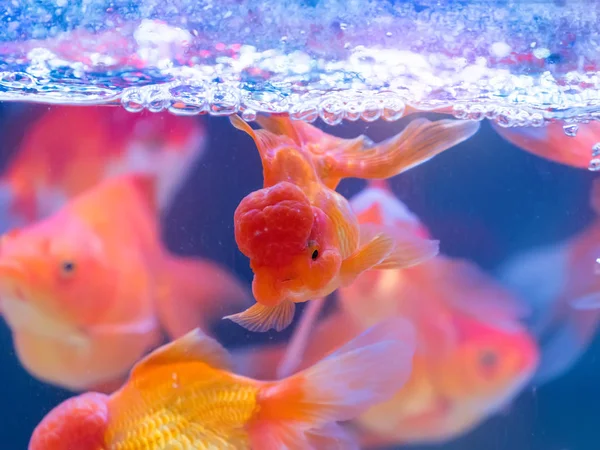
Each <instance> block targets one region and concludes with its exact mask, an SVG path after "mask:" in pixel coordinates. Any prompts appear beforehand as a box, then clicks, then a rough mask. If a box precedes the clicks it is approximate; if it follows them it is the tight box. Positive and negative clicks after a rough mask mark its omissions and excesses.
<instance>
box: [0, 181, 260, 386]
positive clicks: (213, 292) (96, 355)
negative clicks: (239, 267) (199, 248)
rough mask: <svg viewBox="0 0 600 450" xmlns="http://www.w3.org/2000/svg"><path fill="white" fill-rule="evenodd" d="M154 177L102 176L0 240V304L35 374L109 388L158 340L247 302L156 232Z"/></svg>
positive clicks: (227, 279) (241, 290)
mask: <svg viewBox="0 0 600 450" xmlns="http://www.w3.org/2000/svg"><path fill="white" fill-rule="evenodd" d="M156 184H157V180H156V178H155V177H154V176H152V175H140V174H130V175H122V176H119V177H113V178H109V179H106V180H104V181H102V182H100V184H98V185H96V186H94V187H91V188H90V189H88V190H86V191H84V192H83V193H80V194H78V195H76V196H75V197H74V198H73V199H72V200H70V201H69V202H68V203H67V204H66V205H64V206H63V207H62V208H60V209H59V210H57V211H56V212H54V213H53V214H52V215H50V216H49V217H47V218H45V219H42V220H40V221H39V222H36V223H34V224H32V225H29V226H27V227H24V228H22V229H15V230H12V231H10V232H8V233H7V234H5V235H4V236H3V237H2V240H1V242H0V313H1V315H2V317H3V318H4V319H5V320H6V323H7V324H8V325H9V327H10V328H11V330H12V336H13V340H14V345H15V349H16V351H17V354H18V356H19V359H20V361H21V363H22V364H23V365H24V367H25V368H26V369H27V370H28V371H29V372H30V373H31V374H33V375H34V376H36V377H38V378H39V379H41V380H44V381H46V382H49V383H52V384H54V385H57V386H60V387H63V388H67V389H70V390H74V391H82V390H86V389H96V390H102V391H107V392H110V391H112V390H113V389H115V387H118V386H119V384H120V383H121V382H122V381H123V377H125V375H126V374H127V372H128V370H129V369H130V368H131V366H132V365H133V364H134V363H135V362H136V361H137V360H138V359H139V358H140V357H141V356H143V355H144V354H145V353H146V352H147V351H148V350H150V349H152V348H153V347H156V346H157V345H159V344H160V343H161V342H162V338H163V336H162V332H163V331H166V332H167V334H168V336H169V337H170V338H176V337H179V336H181V335H183V334H184V333H186V332H188V331H190V330H191V329H193V328H195V327H197V326H199V325H200V326H202V328H203V329H205V330H207V331H209V330H210V327H211V322H212V323H213V324H214V322H215V321H217V320H220V319H221V317H222V316H223V315H224V314H225V313H227V312H232V311H233V310H235V309H237V308H240V307H243V306H244V305H247V304H249V301H250V295H249V292H247V289H246V288H245V287H244V286H243V284H242V283H241V282H239V281H238V280H237V279H236V278H235V277H234V276H233V275H231V274H230V273H229V272H228V271H226V270H225V269H223V268H221V267H220V266H219V265H217V264H215V263H213V262H210V261H208V260H203V259H197V258H182V257H176V256H174V255H171V254H170V253H169V252H167V251H166V249H165V248H164V246H163V244H162V243H161V241H160V235H159V225H158V223H157V214H158V208H157V199H156V194H155V192H156V188H155V185H156Z"/></svg>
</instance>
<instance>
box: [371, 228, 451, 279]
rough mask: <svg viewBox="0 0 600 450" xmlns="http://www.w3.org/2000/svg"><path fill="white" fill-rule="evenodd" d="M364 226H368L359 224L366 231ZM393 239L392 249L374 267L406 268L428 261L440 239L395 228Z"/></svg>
mask: <svg viewBox="0 0 600 450" xmlns="http://www.w3.org/2000/svg"><path fill="white" fill-rule="evenodd" d="M366 228H369V226H368V225H361V230H364V231H365V232H366ZM373 228H374V229H376V226H374V227H373ZM372 232H373V231H371V233H372ZM393 239H394V248H393V250H392V251H391V253H390V254H389V255H388V256H386V258H385V259H384V260H383V261H381V262H380V263H379V264H377V265H376V266H375V267H374V268H375V269H406V268H408V267H413V266H416V265H418V264H421V263H423V262H425V261H428V260H430V259H431V258H433V257H435V256H437V255H438V254H439V252H440V241H437V240H432V239H426V238H422V237H420V236H418V235H417V234H416V233H411V232H410V231H403V230H402V229H396V230H395V231H393Z"/></svg>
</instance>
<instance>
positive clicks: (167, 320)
mask: <svg viewBox="0 0 600 450" xmlns="http://www.w3.org/2000/svg"><path fill="white" fill-rule="evenodd" d="M163 273H164V275H165V279H164V280H163V283H162V286H161V287H162V288H163V289H162V292H161V294H160V295H159V302H158V310H159V316H160V320H161V323H162V325H163V326H164V327H165V329H166V331H167V333H168V334H169V336H171V338H173V339H176V338H178V337H180V336H183V335H184V334H186V333H187V332H188V331H190V330H192V329H194V328H196V327H198V326H200V327H201V328H202V329H203V330H204V331H206V332H208V330H210V328H211V325H214V323H215V322H217V321H219V320H221V318H222V317H223V316H225V315H227V314H231V313H234V312H237V311H239V310H240V309H245V308H247V307H249V306H250V304H251V303H252V297H251V295H250V293H249V290H248V289H247V288H245V287H244V286H243V285H242V284H241V282H240V281H239V280H237V279H236V278H235V277H234V276H233V275H232V274H231V273H229V272H228V271H226V270H225V269H224V268H222V267H220V266H219V265H217V264H215V263H213V262H210V261H207V260H202V259H196V258H180V257H174V256H167V257H166V258H165V267H164V270H163Z"/></svg>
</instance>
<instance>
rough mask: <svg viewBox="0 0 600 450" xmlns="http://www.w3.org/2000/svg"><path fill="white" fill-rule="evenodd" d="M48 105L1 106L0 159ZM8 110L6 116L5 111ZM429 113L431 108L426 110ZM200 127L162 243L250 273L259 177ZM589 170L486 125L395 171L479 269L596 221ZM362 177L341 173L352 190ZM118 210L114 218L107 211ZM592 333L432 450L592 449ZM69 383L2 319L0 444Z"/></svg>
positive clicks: (221, 125) (421, 210)
mask: <svg viewBox="0 0 600 450" xmlns="http://www.w3.org/2000/svg"><path fill="white" fill-rule="evenodd" d="M45 108H47V107H46V106H39V105H31V104H28V105H18V104H2V105H0V133H1V134H0V135H1V136H2V145H1V148H0V163H1V164H3V165H4V164H5V163H6V161H7V160H8V158H10V156H11V155H12V154H14V152H15V151H16V150H17V148H18V144H19V141H20V139H22V137H23V136H24V134H25V133H26V132H27V129H26V127H25V125H24V124H23V126H21V127H19V126H17V127H15V126H14V116H13V114H14V113H15V112H19V113H21V112H23V110H24V111H25V112H27V113H30V112H31V113H33V114H36V113H39V112H41V111H43V110H44V109H45ZM9 117H12V118H13V119H11V121H8V118H9ZM429 117H431V118H436V116H435V115H429ZM197 120H202V121H204V123H205V125H206V126H207V131H208V140H209V141H208V145H207V150H206V153H205V155H204V157H203V158H202V159H201V161H199V162H198V164H197V166H196V168H195V170H194V171H193V174H192V175H191V177H190V178H189V179H188V181H187V182H186V183H185V185H184V186H183V189H182V191H181V192H180V194H179V195H178V196H177V198H176V200H175V204H174V206H173V208H172V210H171V213H170V215H169V216H168V217H166V219H165V220H164V223H163V235H164V240H165V242H166V243H167V245H168V247H169V248H170V249H171V250H172V251H173V252H176V253H179V254H183V255H200V256H203V257H207V258H210V259H213V260H216V261H218V262H220V263H222V264H224V265H226V266H228V267H229V268H230V269H232V270H234V271H235V272H236V273H237V275H238V276H239V277H241V278H242V279H243V280H245V281H246V282H248V283H249V282H250V280H251V271H250V269H249V267H248V261H247V260H246V258H245V257H244V256H243V255H241V253H240V252H239V251H238V250H237V247H236V245H235V241H234V236H233V222H232V220H233V213H234V210H235V208H236V206H237V204H238V203H239V201H240V200H241V199H242V198H243V197H244V196H245V195H247V194H248V193H249V192H250V191H253V190H255V189H258V188H259V187H260V186H261V184H262V172H261V167H260V161H259V157H258V154H257V152H256V149H255V146H254V144H253V143H252V141H251V140H250V139H249V138H248V137H247V136H246V135H245V134H244V133H241V132H238V131H237V130H233V128H232V127H231V125H230V123H229V121H228V120H227V119H226V118H208V117H198V119H197ZM406 123H407V120H406V119H404V120H401V121H398V122H394V123H386V122H383V121H378V122H376V123H371V124H366V123H362V122H359V123H345V124H343V125H340V126H337V127H335V128H332V127H326V126H324V125H323V124H322V123H320V122H319V126H321V127H323V128H324V129H326V130H328V131H333V132H334V133H335V134H337V135H339V136H343V137H354V136H356V135H358V134H360V133H367V134H368V135H369V136H370V137H371V138H373V139H374V140H375V141H379V140H382V139H384V138H386V137H388V136H391V135H393V134H396V133H397V132H398V131H400V130H401V128H402V127H404V125H405V124H406ZM592 177H593V174H591V173H588V172H587V171H583V170H577V169H572V168H569V167H565V166H561V165H558V164H554V163H552V162H548V161H545V160H543V159H541V158H538V157H536V156H533V155H530V154H528V153H526V152H524V151H522V150H520V149H518V148H516V147H513V146H511V145H510V144H508V143H506V142H505V141H503V140H502V139H501V138H500V137H499V136H498V135H497V134H495V132H494V131H493V130H492V129H491V128H490V126H489V124H487V123H485V122H484V123H483V124H482V128H481V130H480V132H479V133H478V134H477V135H476V136H475V137H473V138H472V139H470V140H468V141H467V142H465V143H463V144H460V145H459V146H457V147H455V148H454V149H452V150H449V151H447V152H445V153H443V154H441V155H440V156H438V157H436V158H434V159H433V160H431V161H429V162H427V163H426V164H424V165H422V166H420V167H417V168H415V169H413V170H411V171H409V172H408V173H406V174H403V175H400V176H398V177H396V178H394V179H393V180H392V186H393V188H394V191H395V193H396V194H397V195H398V196H399V198H400V199H401V200H402V201H404V202H405V203H406V204H407V205H408V206H409V208H410V209H411V210H413V211H414V212H415V213H416V214H417V215H418V216H419V217H420V218H421V219H422V221H423V222H424V223H425V224H426V225H427V227H429V229H430V230H431V232H432V234H433V236H435V237H436V238H438V239H440V240H441V250H442V252H443V253H446V254H448V255H451V256H457V257H466V258H469V259H471V260H473V261H475V262H477V263H478V264H480V265H481V266H482V267H483V268H484V269H486V270H493V269H494V268H495V267H496V266H497V265H498V264H499V263H501V262H502V261H503V260H505V259H506V258H507V257H509V256H511V255H513V254H515V253H516V252H520V251H523V250H525V249H527V248H530V247H533V246H537V245H541V244H551V243H554V242H556V241H558V240H561V239H564V238H566V237H568V236H570V235H572V234H574V233H576V232H578V231H580V230H582V229H583V228H585V226H586V225H588V224H589V223H590V221H591V220H592V219H593V214H592V212H591V210H590V208H589V207H588V195H589V188H590V183H591V180H592ZM363 185H364V183H363V182H362V181H359V180H346V181H344V182H343V183H342V185H341V187H340V191H341V192H342V193H343V194H344V195H346V196H351V195H353V194H355V193H356V192H358V191H359V190H360V189H361V188H362V187H363ZM115 220H118V218H115ZM291 330H292V328H290V329H288V330H286V331H285V332H283V333H276V332H269V333H266V334H264V335H260V334H252V333H247V332H245V331H244V330H243V329H242V328H240V327H239V326H237V325H234V324H232V323H230V322H227V321H223V323H221V324H220V325H219V336H220V339H221V341H222V342H223V343H224V344H225V345H226V346H228V347H229V348H235V347H240V346H245V345H248V344H250V343H257V342H267V341H275V340H279V339H284V338H287V337H289V335H290V333H291ZM597 355H600V340H599V339H597V340H596V341H595V343H594V344H593V345H592V347H591V348H590V349H589V350H588V352H587V353H586V354H585V355H584V357H583V358H582V359H581V360H580V361H579V362H578V363H577V365H576V366H575V367H574V368H573V369H572V370H571V371H570V372H569V373H567V374H566V375H565V376H564V377H562V378H560V379H558V380H556V381H554V382H552V383H550V384H548V385H546V386H543V387H541V388H539V389H537V390H536V391H535V392H533V391H532V390H528V391H526V392H524V393H523V394H522V395H521V396H520V397H519V398H518V399H517V400H516V401H515V402H514V403H513V404H512V405H511V406H510V407H509V408H507V410H506V411H505V412H504V413H502V414H498V415H496V416H494V417H493V418H491V419H489V420H488V421H486V422H485V423H484V424H483V425H482V426H480V427H478V428H477V429H476V430H475V431H474V432H472V433H470V434H468V435H467V436H465V437H462V438H460V439H458V440H455V441H453V442H450V443H447V444H445V445H442V446H438V447H421V446H419V447H402V448H438V449H441V450H458V449H461V450H480V449H481V450H501V449H502V450H504V449H511V450H597V449H598V448H600V447H599V444H598V417H600V401H599V400H600V383H599V377H598V374H600V360H599V359H598V358H597ZM69 395H70V394H69V393H68V392H65V391H62V390H59V389H56V388H53V387H51V386H48V385H45V384H43V383H40V382H38V381H36V380H34V379H33V378H32V377H31V376H29V375H28V373H27V372H26V371H25V370H24V369H23V368H21V366H20V364H19V362H18V360H17V358H16V357H15V355H14V352H13V347H12V343H11V338H10V334H9V331H8V328H7V327H6V325H5V324H3V323H2V324H0V449H2V450H4V449H6V450H21V449H26V447H27V442H28V440H29V437H30V434H31V431H32V429H33V428H34V426H35V425H36V424H37V423H38V422H39V421H40V420H41V419H42V417H43V416H44V415H45V414H46V413H47V412H48V411H49V410H50V409H51V408H52V407H54V406H55V405H57V404H58V403H59V402H61V401H63V400H64V399H66V398H67V397H68V396H69Z"/></svg>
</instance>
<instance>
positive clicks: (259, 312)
mask: <svg viewBox="0 0 600 450" xmlns="http://www.w3.org/2000/svg"><path fill="white" fill-rule="evenodd" d="M295 310H296V304H295V303H294V302H292V301H289V300H285V301H283V302H281V303H280V304H279V305H277V306H264V305H261V304H260V303H256V304H254V305H253V306H251V307H250V308H248V309H246V310H245V311H243V312H241V313H237V314H231V315H229V316H225V317H223V318H224V319H229V320H231V321H232V322H235V323H237V324H238V325H240V326H242V327H244V328H246V329H247V330H249V331H257V332H265V331H269V330H270V329H275V330H276V331H282V330H284V329H286V328H287V327H288V326H289V325H290V323H292V320H293V319H294V312H295Z"/></svg>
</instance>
